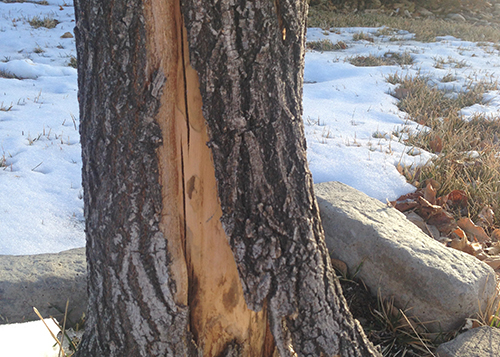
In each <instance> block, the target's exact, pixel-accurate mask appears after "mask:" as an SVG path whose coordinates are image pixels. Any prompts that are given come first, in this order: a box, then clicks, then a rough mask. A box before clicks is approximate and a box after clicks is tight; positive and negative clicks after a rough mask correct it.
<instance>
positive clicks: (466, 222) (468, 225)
mask: <svg viewBox="0 0 500 357" xmlns="http://www.w3.org/2000/svg"><path fill="white" fill-rule="evenodd" d="M457 224H458V226H459V227H460V228H462V229H463V230H464V231H465V233H467V234H468V235H470V236H471V237H473V238H475V239H477V240H478V241H479V242H487V241H490V240H491V238H490V237H488V235H487V234H486V232H485V231H484V229H483V227H479V226H476V225H475V224H474V223H473V222H472V221H471V220H470V219H469V218H467V217H462V218H460V219H459V220H458V221H457Z"/></svg>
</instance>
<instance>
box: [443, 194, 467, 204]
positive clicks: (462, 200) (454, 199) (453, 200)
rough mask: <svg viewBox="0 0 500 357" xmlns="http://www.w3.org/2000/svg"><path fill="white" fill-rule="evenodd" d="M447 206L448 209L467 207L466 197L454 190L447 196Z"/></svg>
mask: <svg viewBox="0 0 500 357" xmlns="http://www.w3.org/2000/svg"><path fill="white" fill-rule="evenodd" d="M447 203H448V205H449V206H450V207H458V208H464V207H467V195H466V193H465V192H464V191H462V190H454V191H451V192H450V193H449V194H448V202H447Z"/></svg>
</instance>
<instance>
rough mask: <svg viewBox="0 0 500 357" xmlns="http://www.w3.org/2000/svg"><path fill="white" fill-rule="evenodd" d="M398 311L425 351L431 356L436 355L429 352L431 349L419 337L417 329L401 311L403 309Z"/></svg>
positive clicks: (434, 356)
mask: <svg viewBox="0 0 500 357" xmlns="http://www.w3.org/2000/svg"><path fill="white" fill-rule="evenodd" d="M399 312H401V314H402V315H403V317H404V318H405V320H406V322H407V323H408V325H410V327H411V329H412V330H413V332H414V333H415V336H417V338H418V339H419V341H420V342H421V343H422V345H423V346H424V347H425V349H426V350H427V352H429V353H430V354H431V356H432V357H436V355H435V354H434V353H432V352H431V350H430V349H429V347H427V344H426V343H425V342H424V341H423V340H422V339H421V338H420V335H419V334H418V332H417V330H415V328H414V327H413V325H412V323H411V322H410V320H409V319H408V317H406V315H405V313H404V312H403V310H401V309H399Z"/></svg>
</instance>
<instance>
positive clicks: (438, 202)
mask: <svg viewBox="0 0 500 357" xmlns="http://www.w3.org/2000/svg"><path fill="white" fill-rule="evenodd" d="M446 202H448V195H444V196H441V197H438V198H437V199H436V205H438V206H443V205H444V204H445V203H446Z"/></svg>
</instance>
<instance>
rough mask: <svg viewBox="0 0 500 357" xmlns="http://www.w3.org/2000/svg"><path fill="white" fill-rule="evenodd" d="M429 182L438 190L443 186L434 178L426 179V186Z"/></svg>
mask: <svg viewBox="0 0 500 357" xmlns="http://www.w3.org/2000/svg"><path fill="white" fill-rule="evenodd" d="M428 184H431V185H432V187H434V188H435V189H436V190H439V189H440V188H441V184H440V183H439V182H437V181H436V180H434V179H427V180H425V181H424V185H425V186H427V185H428Z"/></svg>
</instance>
